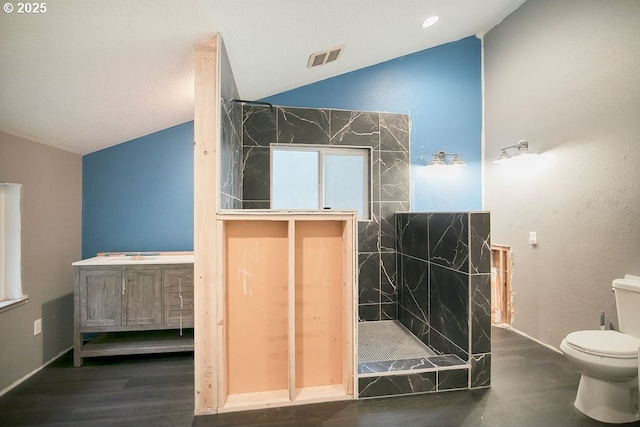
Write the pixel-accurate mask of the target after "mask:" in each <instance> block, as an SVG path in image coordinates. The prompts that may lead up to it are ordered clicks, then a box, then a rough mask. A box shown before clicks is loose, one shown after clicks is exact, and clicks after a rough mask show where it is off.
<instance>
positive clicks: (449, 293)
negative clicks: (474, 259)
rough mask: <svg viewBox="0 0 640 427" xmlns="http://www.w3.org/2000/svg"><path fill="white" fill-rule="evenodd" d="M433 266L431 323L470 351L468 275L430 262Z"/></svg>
mask: <svg viewBox="0 0 640 427" xmlns="http://www.w3.org/2000/svg"><path fill="white" fill-rule="evenodd" d="M430 269H431V271H430V272H431V279H430V283H429V285H430V286H429V298H430V312H429V324H430V325H431V328H432V329H435V330H436V331H438V332H439V333H440V334H442V335H443V336H444V337H446V338H447V339H448V340H450V341H452V342H453V343H454V344H456V345H457V346H459V347H460V348H462V349H465V350H466V351H467V352H468V351H469V349H468V347H469V275H468V274H465V273H461V272H459V271H455V270H450V269H448V268H445V267H441V266H439V265H436V264H431V265H430ZM431 338H432V339H433V336H432V337H431ZM432 345H433V344H432ZM436 349H437V350H438V351H441V352H443V353H450V351H445V350H443V349H440V348H436Z"/></svg>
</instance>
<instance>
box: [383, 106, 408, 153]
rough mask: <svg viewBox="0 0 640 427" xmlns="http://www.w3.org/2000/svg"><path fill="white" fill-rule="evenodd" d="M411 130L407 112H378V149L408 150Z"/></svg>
mask: <svg viewBox="0 0 640 427" xmlns="http://www.w3.org/2000/svg"><path fill="white" fill-rule="evenodd" d="M410 132H411V128H410V122H409V116H408V115H407V114H392V113H380V149H381V150H383V151H404V152H406V153H408V152H409V139H410V138H409V135H410Z"/></svg>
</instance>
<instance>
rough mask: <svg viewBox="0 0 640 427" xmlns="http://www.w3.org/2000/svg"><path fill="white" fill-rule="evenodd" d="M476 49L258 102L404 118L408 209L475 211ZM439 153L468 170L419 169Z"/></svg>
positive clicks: (439, 53) (424, 57)
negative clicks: (408, 139)
mask: <svg viewBox="0 0 640 427" xmlns="http://www.w3.org/2000/svg"><path fill="white" fill-rule="evenodd" d="M347 48H348V47H347ZM481 49H482V47H481V42H480V39H478V38H477V37H467V38H465V39H462V40H459V41H457V42H453V43H448V44H445V45H441V46H438V47H434V48H431V49H426V50H423V51H420V52H416V53H413V54H410V55H407V56H403V57H401V58H397V59H393V60H390V61H387V62H383V63H380V64H377V65H373V66H370V67H367V68H363V69H360V70H356V71H353V72H350V73H347V74H343V75H340V76H337V77H333V78H330V79H326V80H322V81H320V82H317V83H313V84H310V85H306V86H302V87H300V88H296V89H293V90H290V91H287V92H283V93H280V94H277V95H273V96H270V97H268V98H265V99H264V101H267V102H271V103H273V104H277V105H284V106H292V107H312V108H332V109H346V110H364V111H384V112H392V113H405V114H410V116H411V126H412V127H411V210H412V211H473V210H480V209H481V208H482V182H481V179H482V176H481V134H482V72H481V70H482V64H481ZM441 149H442V150H445V151H446V152H448V153H449V152H451V153H459V154H460V155H461V156H462V159H463V160H465V161H466V162H467V164H468V166H467V167H464V168H439V169H437V170H434V169H433V168H425V167H424V166H423V165H421V164H420V163H421V162H422V161H423V162H425V163H426V161H428V160H430V159H431V156H432V154H433V153H434V152H435V151H438V150H441ZM420 156H422V159H424V160H421V159H420V158H419V157H420Z"/></svg>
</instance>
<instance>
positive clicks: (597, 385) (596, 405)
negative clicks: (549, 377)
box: [560, 330, 640, 423]
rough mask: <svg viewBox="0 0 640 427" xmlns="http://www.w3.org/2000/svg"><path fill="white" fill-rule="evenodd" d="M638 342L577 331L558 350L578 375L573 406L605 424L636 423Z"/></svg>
mask: <svg viewBox="0 0 640 427" xmlns="http://www.w3.org/2000/svg"><path fill="white" fill-rule="evenodd" d="M639 348H640V339H638V338H634V337H632V336H630V335H625V334H623V333H620V332H617V331H600V330H596V331H577V332H572V333H570V334H569V335H567V337H566V338H565V339H564V340H562V343H561V344H560V349H561V350H562V352H563V353H564V355H565V356H566V357H567V359H569V361H570V362H571V363H573V365H574V366H576V368H577V369H578V370H579V371H580V372H582V376H581V378H580V384H579V385H578V393H577V395H576V400H575V406H576V408H578V410H579V411H580V412H582V413H583V414H585V415H587V416H589V417H591V418H593V419H596V420H598V421H602V422H606V423H628V422H633V421H638V420H640V416H639V414H638V349H639Z"/></svg>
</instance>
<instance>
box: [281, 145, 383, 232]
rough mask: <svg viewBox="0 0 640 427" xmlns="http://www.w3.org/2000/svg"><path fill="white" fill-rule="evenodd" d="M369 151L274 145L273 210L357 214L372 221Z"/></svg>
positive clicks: (346, 148)
mask: <svg viewBox="0 0 640 427" xmlns="http://www.w3.org/2000/svg"><path fill="white" fill-rule="evenodd" d="M369 151H370V150H369V149H367V148H351V147H336V146H331V147H326V146H322V147H318V146H306V145H305V146H300V145H286V146H281V145H273V146H272V147H271V208H272V209H336V210H355V211H357V212H358V219H361V220H368V219H369V218H370V212H369V211H370V208H369V187H370V184H369V183H370V179H369V163H370V161H369Z"/></svg>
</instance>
